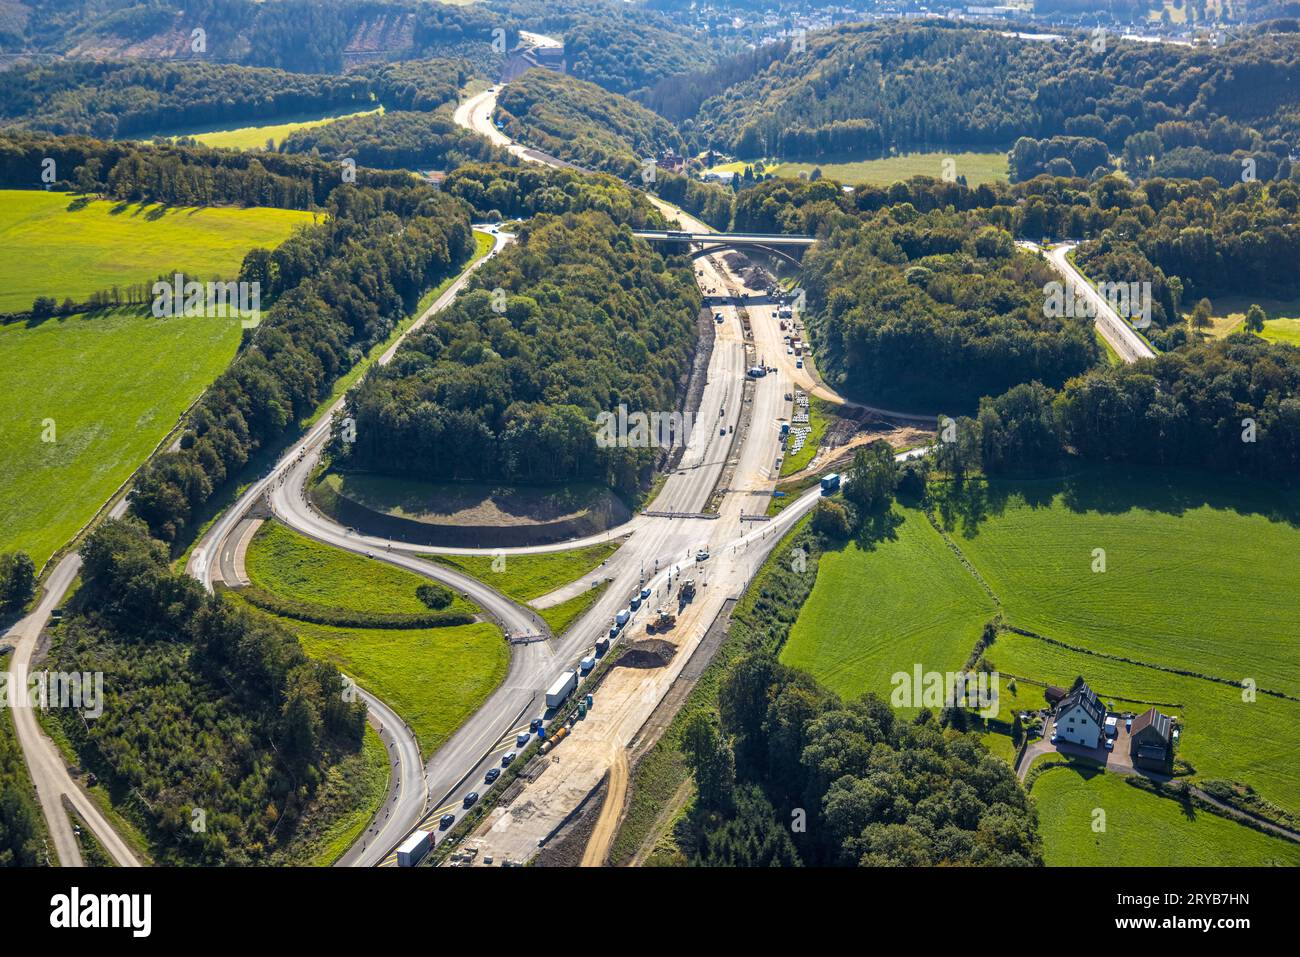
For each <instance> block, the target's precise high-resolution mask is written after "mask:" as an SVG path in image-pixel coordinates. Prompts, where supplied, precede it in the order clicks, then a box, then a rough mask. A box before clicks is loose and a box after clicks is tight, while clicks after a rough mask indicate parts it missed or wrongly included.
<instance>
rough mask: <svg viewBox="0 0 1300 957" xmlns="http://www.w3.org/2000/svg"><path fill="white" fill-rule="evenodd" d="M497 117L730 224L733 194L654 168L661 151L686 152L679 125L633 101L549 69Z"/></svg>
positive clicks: (557, 150)
mask: <svg viewBox="0 0 1300 957" xmlns="http://www.w3.org/2000/svg"><path fill="white" fill-rule="evenodd" d="M497 115H498V116H499V117H500V118H501V120H502V121H503V122H504V124H505V126H504V128H505V132H506V133H508V134H509V135H510V136H511V137H512V138H513V139H516V140H519V141H520V142H523V143H526V144H528V145H529V146H532V147H536V148H537V149H540V150H543V151H545V152H547V153H550V154H551V155H553V156H557V157H559V158H560V159H562V160H565V161H566V162H569V163H573V164H574V165H576V166H579V167H582V168H583V169H587V170H599V171H602V172H606V173H612V174H613V175H615V176H618V177H620V178H622V179H625V180H627V181H629V182H630V183H632V184H633V185H634V186H637V187H640V188H643V189H647V190H650V191H652V192H654V193H656V194H658V195H659V196H662V197H663V198H664V199H666V200H667V201H668V202H670V203H674V204H676V205H677V206H680V207H681V208H682V209H684V210H686V211H687V212H688V213H691V214H692V215H694V216H699V217H700V218H701V219H703V220H704V221H705V222H706V223H708V224H709V225H710V226H713V227H715V228H717V229H726V228H727V226H728V225H729V224H730V221H731V205H732V197H733V192H732V190H731V189H728V188H724V187H719V186H714V185H710V184H708V183H702V182H700V181H699V180H693V179H691V178H690V177H688V176H685V175H682V174H679V173H672V172H669V171H667V170H663V169H657V168H655V166H654V162H655V160H657V158H658V157H659V154H660V153H661V152H662V151H664V150H665V149H671V150H673V151H674V152H676V153H677V154H678V155H681V153H682V151H683V150H684V148H685V146H684V144H683V141H682V138H681V136H680V134H678V132H677V131H676V130H675V129H674V128H673V126H672V124H670V123H668V122H667V121H666V120H664V119H663V118H662V117H660V116H656V115H655V114H654V113H652V112H650V111H649V110H647V109H646V108H645V107H643V106H641V105H639V104H637V103H635V102H633V101H632V100H629V99H626V98H625V97H622V96H617V95H614V94H611V93H607V92H606V91H604V90H602V89H600V88H599V87H597V86H593V85H592V84H590V83H584V82H582V81H580V80H575V79H573V78H572V77H566V76H561V75H560V74H557V73H553V72H551V71H550V70H529V71H528V72H527V73H525V74H524V75H523V76H522V77H520V78H519V79H518V80H516V81H514V82H513V83H511V84H509V85H508V86H507V87H506V88H505V89H504V90H503V91H502V93H501V96H500V97H499V98H498V100H497ZM650 177H653V179H650Z"/></svg>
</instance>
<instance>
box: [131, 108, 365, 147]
mask: <svg viewBox="0 0 1300 957" xmlns="http://www.w3.org/2000/svg"><path fill="white" fill-rule="evenodd" d="M383 111H384V108H383V107H382V106H377V107H375V108H374V109H370V110H354V109H351V108H350V107H345V108H343V109H340V110H334V111H332V112H330V113H326V114H324V115H318V114H302V115H299V116H292V117H280V118H279V119H277V120H276V121H275V122H272V123H256V124H253V125H251V126H237V127H216V126H204V127H198V128H195V129H192V130H168V131H167V132H166V133H163V134H160V135H162V136H168V137H170V138H172V139H178V138H180V137H188V138H190V139H193V140H197V141H198V142H200V143H202V144H203V145H204V146H211V147H217V148H221V147H224V148H228V149H237V150H254V149H264V148H265V147H266V142H267V140H270V141H271V143H272V144H273V145H274V146H276V147H278V146H279V145H280V144H281V143H283V142H284V141H285V140H286V139H288V137H289V134H291V133H296V132H297V131H298V130H309V129H312V128H313V127H317V126H325V125H326V124H327V123H333V122H334V121H335V120H342V119H348V118H351V117H355V116H369V115H370V114H372V113H382V112H383ZM150 139H152V137H150Z"/></svg>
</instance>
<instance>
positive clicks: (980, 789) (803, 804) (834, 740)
mask: <svg viewBox="0 0 1300 957" xmlns="http://www.w3.org/2000/svg"><path fill="white" fill-rule="evenodd" d="M718 706H719V707H718V711H719V717H720V722H719V727H718V728H717V729H715V728H714V725H713V722H712V721H710V720H709V718H708V717H706V716H705V715H703V714H697V715H696V716H695V717H694V719H693V721H692V724H691V725H690V726H688V727H687V728H686V730H685V732H684V735H683V744H684V748H683V750H684V751H685V752H686V760H687V763H688V765H689V766H690V767H691V769H692V771H693V773H694V776H695V781H696V785H697V791H698V795H697V798H696V802H695V806H694V807H693V809H692V812H691V819H690V820H689V822H688V823H689V825H690V826H691V827H692V828H693V829H694V830H695V832H696V833H695V835H694V838H693V842H692V843H693V848H692V851H693V861H694V862H695V863H698V864H702V865H705V866H745V867H756V866H773V865H779V866H791V865H798V864H806V865H830V866H841V867H843V866H855V865H856V866H859V867H898V866H905V867H906V866H911V867H928V866H935V865H941V864H947V865H952V864H966V865H984V866H1002V867H1005V866H1028V865H1034V864H1041V863H1042V857H1041V854H1042V852H1041V845H1040V841H1039V838H1038V834H1037V832H1036V829H1035V825H1036V816H1035V814H1034V811H1033V808H1032V806H1031V804H1030V802H1029V799H1028V797H1026V795H1025V792H1024V791H1023V790H1022V789H1021V787H1020V785H1019V783H1018V782H1017V781H1016V777H1015V774H1014V773H1013V772H1012V770H1011V768H1010V767H1009V766H1008V765H1007V763H1006V762H1005V761H1004V760H1002V759H1001V758H998V757H995V756H994V755H992V754H990V753H989V752H988V751H987V750H986V749H985V748H984V746H983V745H982V744H980V742H979V740H978V739H977V737H976V736H975V735H968V734H964V733H961V732H960V731H957V730H955V729H953V728H944V727H942V726H941V725H940V723H939V722H938V721H937V720H935V718H934V716H933V714H932V713H931V712H929V711H922V712H921V713H920V715H919V716H918V717H917V718H916V719H915V720H913V721H911V722H907V721H903V720H901V719H899V718H898V717H897V716H896V715H895V713H894V710H893V709H892V708H891V707H890V706H889V705H888V704H887V703H885V702H884V701H882V700H880V699H879V698H877V697H876V696H875V695H871V694H867V695H863V696H862V697H861V698H858V699H856V700H854V701H851V702H848V703H843V702H841V701H840V700H839V699H838V698H837V697H836V696H835V695H833V694H832V693H830V692H828V691H826V690H825V689H824V688H822V687H821V686H819V685H818V684H817V682H816V681H814V680H813V679H812V678H811V677H810V676H809V675H807V674H806V673H804V672H802V671H798V670H796V669H793V668H788V667H786V666H784V665H782V664H780V663H779V662H778V661H777V660H776V659H775V658H774V657H772V656H771V655H769V654H766V653H763V652H757V653H754V654H751V655H748V656H746V657H744V658H741V659H740V660H739V661H737V662H735V664H733V665H732V667H731V668H730V669H729V670H728V672H727V674H726V675H725V677H724V678H723V681H722V686H721V688H720V690H719V692H718ZM792 822H793V826H792Z"/></svg>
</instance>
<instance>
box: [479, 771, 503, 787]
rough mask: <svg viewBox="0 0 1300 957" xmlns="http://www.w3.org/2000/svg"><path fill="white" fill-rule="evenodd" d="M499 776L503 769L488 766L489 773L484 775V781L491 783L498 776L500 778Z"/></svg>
mask: <svg viewBox="0 0 1300 957" xmlns="http://www.w3.org/2000/svg"><path fill="white" fill-rule="evenodd" d="M499 777H501V769H500V768H488V769H487V774H485V775H483V782H484V783H485V784H491V783H492V782H493V781H495V780H496V779H497V778H499Z"/></svg>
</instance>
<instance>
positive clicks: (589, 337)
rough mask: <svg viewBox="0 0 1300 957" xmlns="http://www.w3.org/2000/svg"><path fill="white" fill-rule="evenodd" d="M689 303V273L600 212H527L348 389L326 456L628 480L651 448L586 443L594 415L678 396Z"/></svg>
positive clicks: (439, 473)
mask: <svg viewBox="0 0 1300 957" xmlns="http://www.w3.org/2000/svg"><path fill="white" fill-rule="evenodd" d="M497 289H500V290H502V291H504V293H505V299H504V302H501V303H500V306H499V308H501V309H503V311H498V310H497V309H494V308H493V303H494V296H497V295H499V294H497V293H495V292H494V290H497ZM699 308H700V294H699V290H698V289H697V288H696V286H695V284H694V282H693V281H692V275H691V272H690V269H689V268H688V267H687V266H685V265H683V264H681V263H678V264H676V265H675V266H669V264H668V263H666V262H665V260H664V259H663V258H662V257H661V256H660V255H659V254H658V253H657V252H655V251H654V250H652V249H650V248H649V246H648V245H647V244H645V243H643V242H641V241H639V240H636V239H634V238H633V237H632V235H631V231H630V229H629V228H628V227H626V226H620V225H616V224H615V223H614V222H613V221H612V220H610V218H609V217H608V216H607V215H605V214H604V213H600V212H594V211H588V212H582V213H567V214H565V215H563V216H559V217H556V216H550V215H546V214H542V215H539V216H537V217H536V218H534V219H533V220H531V221H530V222H529V223H527V224H525V225H524V227H523V228H522V230H521V231H520V235H519V239H518V241H517V242H516V243H514V244H512V245H511V246H509V247H507V249H505V250H504V251H503V252H502V253H500V254H499V255H497V256H495V257H494V258H493V259H492V260H490V261H489V262H487V263H485V264H484V265H483V266H482V267H481V268H480V269H479V270H478V271H477V272H476V273H475V274H474V279H473V280H472V288H471V289H470V290H469V291H468V292H465V293H463V294H462V295H461V296H460V297H459V298H458V299H457V300H456V302H455V303H454V304H453V305H452V306H451V307H450V308H448V309H447V310H446V311H444V312H442V313H439V314H438V315H437V316H435V317H433V318H432V320H431V321H430V322H429V323H428V324H427V325H425V326H424V327H423V328H422V329H421V330H420V331H419V332H418V333H415V334H414V335H412V336H411V337H410V338H408V339H407V341H406V343H405V344H404V345H403V346H402V348H401V349H400V350H399V351H398V353H397V355H396V356H395V357H394V359H393V361H392V362H391V363H390V364H388V365H386V366H384V367H383V368H382V369H375V370H374V371H372V373H371V374H370V375H369V376H367V377H366V379H365V380H364V381H363V382H362V383H361V385H360V386H359V387H358V388H357V389H355V390H354V391H353V392H352V393H350V395H349V400H348V401H349V410H350V415H351V416H352V417H353V418H354V419H355V421H356V441H355V442H354V443H351V444H347V443H342V442H336V443H335V445H336V448H335V455H336V462H337V463H338V464H340V465H343V466H345V467H350V468H362V469H369V470H374V471H380V472H386V473H395V474H402V475H412V476H417V477H419V478H423V479H472V480H479V481H483V480H486V481H506V482H568V481H574V480H595V481H599V482H604V483H607V484H609V485H610V486H612V487H613V488H615V489H618V490H621V491H623V492H633V491H635V490H636V489H637V488H638V487H639V486H640V484H641V483H642V482H644V481H646V480H647V479H648V477H649V475H648V472H649V467H650V465H651V464H652V462H653V458H654V450H653V449H645V448H598V447H597V444H596V426H595V422H596V417H597V416H598V415H599V413H601V412H603V411H613V412H617V410H618V406H619V405H620V403H622V404H626V406H627V407H628V409H630V410H634V411H635V410H641V411H645V412H647V413H648V412H650V411H661V412H665V413H666V412H671V411H672V410H673V409H675V408H677V392H678V388H679V387H680V386H681V385H682V384H683V383H684V381H685V376H686V374H687V371H688V369H689V368H690V362H691V357H692V356H693V355H694V351H695V346H696V341H697V340H696V329H697V321H696V320H697V317H698V313H699Z"/></svg>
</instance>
